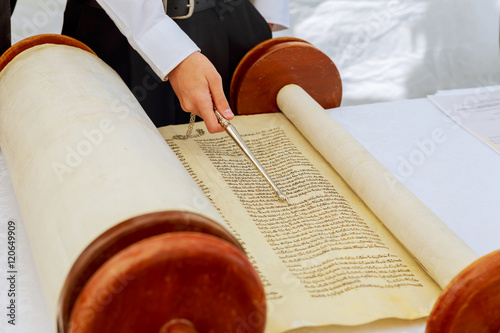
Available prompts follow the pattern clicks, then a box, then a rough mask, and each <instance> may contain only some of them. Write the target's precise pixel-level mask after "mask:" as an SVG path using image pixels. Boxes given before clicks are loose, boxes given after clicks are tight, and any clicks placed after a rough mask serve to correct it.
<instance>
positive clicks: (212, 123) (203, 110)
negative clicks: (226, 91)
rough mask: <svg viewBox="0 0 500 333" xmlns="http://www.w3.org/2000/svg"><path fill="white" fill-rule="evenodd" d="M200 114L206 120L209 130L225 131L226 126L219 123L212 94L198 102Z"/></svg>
mask: <svg viewBox="0 0 500 333" xmlns="http://www.w3.org/2000/svg"><path fill="white" fill-rule="evenodd" d="M198 111H199V116H200V117H201V118H202V119H203V121H204V122H205V126H206V127H207V131H208V132H209V133H217V132H222V131H224V128H223V127H222V126H221V125H220V124H219V121H218V120H217V117H216V116H215V112H214V104H213V101H212V98H211V96H210V94H208V92H207V95H206V98H204V99H203V102H201V103H199V104H198Z"/></svg>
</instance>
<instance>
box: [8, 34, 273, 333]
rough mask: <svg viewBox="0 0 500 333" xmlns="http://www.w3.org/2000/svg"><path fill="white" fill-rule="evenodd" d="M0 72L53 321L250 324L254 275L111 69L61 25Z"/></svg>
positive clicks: (256, 325)
mask: <svg viewBox="0 0 500 333" xmlns="http://www.w3.org/2000/svg"><path fill="white" fill-rule="evenodd" d="M0 69H1V72H0V147H1V149H2V152H3V154H4V156H5V160H6V164H7V167H8V169H9V172H10V175H11V178H12V183H13V186H14V190H15V193H16V197H17V199H18V203H19V207H20V210H21V214H22V217H23V221H24V225H25V228H26V230H27V233H28V236H29V239H30V244H31V248H32V252H33V255H34V260H35V264H36V267H37V272H38V275H39V277H40V282H41V285H42V289H43V291H44V295H45V298H46V300H47V303H48V305H49V310H50V312H51V313H52V315H53V316H54V318H56V317H57V324H58V331H59V332H60V333H63V332H64V333H86V332H88V333H90V332H92V333H98V332H120V333H126V332H134V333H136V332H145V333H149V332H151V333H153V332H154V333H167V332H171V333H172V332H177V333H178V332H184V333H186V332H191V333H192V332H239V331H242V332H243V331H245V332H263V330H264V325H265V313H266V303H265V295H264V290H263V287H262V284H261V282H260V280H259V276H258V275H257V273H256V271H255V270H254V269H253V267H252V265H251V264H250V262H249V261H248V259H247V258H246V255H245V253H244V251H243V249H242V247H241V246H240V245H239V244H238V242H237V241H236V239H235V238H234V237H233V236H232V234H231V233H230V232H229V231H227V230H228V229H226V228H225V227H223V226H221V225H220V224H219V221H222V218H221V217H220V215H219V214H218V212H217V211H216V210H215V209H214V208H213V207H212V208H210V207H211V205H210V202H209V201H208V199H207V198H206V197H205V196H204V195H203V193H202V192H197V191H192V190H186V189H185V187H184V186H183V184H186V182H188V183H189V182H192V179H191V177H190V176H189V174H188V173H187V172H186V171H185V170H184V168H183V167H182V164H180V163H179V161H178V159H177V157H176V156H175V154H173V153H172V151H171V150H170V149H169V148H168V146H167V145H166V143H165V141H164V139H163V138H162V137H161V135H160V134H159V133H158V131H157V129H156V128H155V126H154V125H153V123H152V122H151V121H150V120H149V118H148V117H147V116H146V114H145V113H144V111H143V110H142V109H141V107H140V106H139V104H138V103H137V101H136V100H135V98H134V96H133V95H132V94H131V92H130V91H129V90H128V88H127V87H126V86H125V85H124V83H123V82H122V81H121V80H120V78H119V76H118V75H117V74H116V73H115V72H114V71H112V70H111V69H110V68H109V67H108V66H107V65H106V64H104V63H103V62H102V61H101V60H100V59H99V58H98V57H96V56H95V54H93V53H92V51H91V50H90V49H89V48H88V47H86V46H85V45H83V44H82V43H80V42H78V41H76V40H74V39H71V38H68V37H65V36H60V35H40V36H35V37H32V38H28V39H25V40H23V41H21V42H19V43H17V44H15V45H14V46H12V47H11V48H10V49H9V50H8V51H7V52H6V53H5V54H3V55H2V57H1V58H0ZM257 317H258V318H259V320H256V318H257ZM249 320H251V322H249Z"/></svg>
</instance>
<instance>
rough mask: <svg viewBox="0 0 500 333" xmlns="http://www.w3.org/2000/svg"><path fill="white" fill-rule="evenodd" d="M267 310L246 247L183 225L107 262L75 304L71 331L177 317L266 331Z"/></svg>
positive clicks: (216, 328) (222, 328) (148, 326)
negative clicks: (246, 255)
mask: <svg viewBox="0 0 500 333" xmlns="http://www.w3.org/2000/svg"><path fill="white" fill-rule="evenodd" d="M265 311H266V306H265V295H264V293H263V289H262V286H261V285H260V282H259V278H258V275H257V274H256V273H255V271H254V270H253V268H252V266H251V265H250V263H249V262H248V260H247V259H246V257H245V255H244V254H243V253H242V252H241V250H239V249H238V248H236V247H235V246H233V245H232V244H230V243H228V242H227V241H224V240H222V239H220V238H217V237H214V236H210V235H207V234H202V233H196V232H176V233H168V234H163V235H158V236H154V237H150V238H147V239H144V240H142V241H140V242H137V243H135V244H133V245H131V246H129V247H127V248H126V249H124V250H123V251H121V252H120V253H118V254H117V255H115V256H114V257H113V258H111V259H110V260H108V261H107V262H106V263H105V264H104V265H103V266H101V268H100V269H99V270H98V271H97V272H96V273H95V274H94V275H93V276H92V277H91V279H90V280H89V281H88V282H87V284H86V285H85V287H84V289H83V290H82V292H81V293H80V295H79V297H78V299H77V301H76V303H75V307H74V310H73V312H72V316H71V321H70V330H69V332H71V333H91V332H92V333H101V332H102V333H104V332H120V333H133V332H134V333H136V332H144V333H149V332H151V333H153V332H155V333H156V332H160V330H161V329H162V328H163V329H165V328H164V325H165V323H168V322H170V321H171V320H175V319H185V320H187V321H189V322H191V323H193V326H194V328H196V330H197V331H199V332H239V331H245V332H263V329H264V325H265V313H266V312H265ZM178 328H179V327H178ZM179 329H181V330H180V331H179V332H193V330H192V327H189V326H183V327H180V328H179Z"/></svg>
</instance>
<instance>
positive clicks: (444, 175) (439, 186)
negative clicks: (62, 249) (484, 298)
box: [0, 98, 500, 333]
mask: <svg viewBox="0 0 500 333" xmlns="http://www.w3.org/2000/svg"><path fill="white" fill-rule="evenodd" d="M328 112H329V113H330V115H331V116H332V117H333V118H335V119H336V120H337V121H338V122H340V123H341V124H342V125H343V126H344V127H345V128H346V129H347V130H348V131H349V132H350V133H351V134H352V135H353V136H354V137H355V138H356V139H357V140H358V141H359V142H360V143H361V144H363V145H364V146H365V147H366V148H367V149H368V150H369V151H370V152H371V153H372V154H373V155H374V156H375V157H376V158H377V159H378V160H379V161H380V162H381V163H382V164H383V165H384V166H385V167H386V168H387V169H388V170H389V171H390V172H392V173H393V174H394V175H395V176H396V177H397V178H398V179H399V180H400V181H402V182H403V184H405V185H406V186H407V187H408V188H409V189H410V190H411V191H412V192H413V193H414V194H415V195H416V196H417V197H418V198H420V200H422V201H423V202H424V203H425V204H426V205H427V206H428V207H429V208H430V209H431V210H433V211H434V213H436V214H437V215H438V216H439V217H440V218H441V219H442V220H443V221H444V222H445V223H446V224H447V225H448V226H449V227H450V228H451V229H452V230H453V231H454V232H456V233H457V234H458V235H459V237H461V238H462V239H463V240H464V241H465V242H466V243H467V244H468V245H469V246H471V248H472V249H473V250H475V251H476V252H477V253H478V254H479V255H485V254H487V253H490V252H492V251H494V250H497V249H500V241H499V240H498V239H499V236H500V223H499V222H500V221H499V219H500V173H499V172H498V171H499V170H500V154H498V152H496V151H494V150H493V149H492V148H490V147H489V146H487V145H486V144H485V143H484V142H482V141H480V140H479V139H477V138H476V137H474V136H473V135H471V134H470V133H468V132H467V131H466V130H464V129H463V128H461V127H459V126H457V125H456V124H455V123H453V122H450V121H449V119H447V118H446V117H445V116H444V115H443V114H442V113H441V112H440V111H439V110H438V109H437V108H436V107H435V106H434V105H433V104H432V103H431V102H430V101H429V100H427V99H425V98H421V99H413V100H403V101H396V102H386V103H377V104H368V105H360V106H347V107H340V108H337V109H332V110H328ZM8 221H13V222H15V226H16V256H17V262H16V271H17V281H16V301H17V303H16V305H17V307H18V308H17V310H16V315H17V316H16V325H15V326H13V325H9V324H8V323H7V319H8V317H6V306H7V305H8V304H7V302H8V297H7V292H8V289H9V285H8V281H7V279H6V278H7V277H8V274H7V271H8V270H9V269H8V267H7V256H8V255H7V249H6V246H5V245H2V246H1V248H0V267H1V268H0V269H1V271H2V272H3V274H2V276H4V278H1V279H0V308H1V309H2V310H0V314H1V316H0V318H1V319H0V328H1V329H0V331H2V332H34V331H36V332H39V333H45V332H54V331H55V327H54V324H53V322H52V320H51V318H50V317H49V315H48V311H47V308H46V306H45V304H44V300H43V296H42V293H41V291H40V286H39V283H38V279H37V277H36V271H35V268H34V264H33V259H32V255H31V250H30V247H29V243H28V241H27V236H26V232H25V230H24V227H23V223H22V218H21V215H20V213H19V209H18V207H17V203H16V199H15V196H14V193H13V189H12V185H11V183H10V178H9V174H8V171H7V169H6V166H5V161H4V159H3V156H2V155H0V244H6V234H7V226H8ZM54 260H57V259H56V258H54ZM6 318H7V319H6ZM4 328H5V330H3V329H4ZM424 330H425V320H419V321H411V322H410V321H402V320H383V321H379V322H375V323H371V324H368V325H363V326H358V327H354V328H351V327H335V328H331V329H329V330H328V331H326V330H325V331H324V330H322V329H317V330H314V332H411V333H413V332H415V333H416V332H424Z"/></svg>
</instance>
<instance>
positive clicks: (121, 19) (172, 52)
mask: <svg viewBox="0 0 500 333" xmlns="http://www.w3.org/2000/svg"><path fill="white" fill-rule="evenodd" d="M97 2H98V3H99V5H101V7H102V8H103V9H104V10H105V11H106V13H107V14H108V15H109V16H110V17H111V19H112V20H113V22H115V24H116V26H117V27H118V29H119V30H120V31H121V33H122V34H123V35H124V36H125V37H127V39H128V42H129V43H130V45H131V46H132V47H133V48H134V49H135V50H137V52H139V54H140V55H141V56H142V58H143V59H144V60H145V61H146V62H147V63H148V64H149V65H150V66H151V68H152V69H153V70H154V72H155V73H156V74H157V75H158V76H159V77H160V78H161V79H162V80H164V81H165V80H167V74H168V73H169V72H170V71H171V70H172V69H174V68H175V67H176V66H177V65H178V64H179V63H181V62H182V61H183V60H184V59H186V58H187V57H188V56H189V55H190V54H192V53H194V52H196V51H199V50H200V49H199V48H198V46H197V45H196V44H195V43H194V42H193V41H192V40H191V38H189V37H188V36H187V35H186V34H185V33H184V31H182V29H181V28H179V26H178V25H177V24H176V23H175V22H174V21H173V20H172V19H171V18H169V17H168V16H167V15H166V14H165V11H164V8H163V3H162V1H159V0H141V1H137V0H97Z"/></svg>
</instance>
